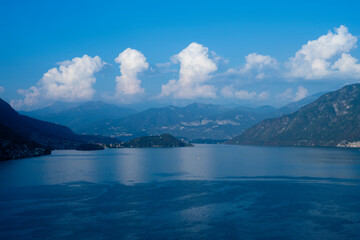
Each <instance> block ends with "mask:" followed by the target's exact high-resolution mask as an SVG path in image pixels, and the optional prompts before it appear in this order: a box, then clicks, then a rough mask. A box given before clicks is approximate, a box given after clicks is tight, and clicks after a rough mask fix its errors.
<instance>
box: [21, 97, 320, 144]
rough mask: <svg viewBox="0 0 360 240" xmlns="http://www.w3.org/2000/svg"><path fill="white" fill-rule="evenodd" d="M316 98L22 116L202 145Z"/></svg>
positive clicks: (59, 107) (75, 109) (106, 107)
mask: <svg viewBox="0 0 360 240" xmlns="http://www.w3.org/2000/svg"><path fill="white" fill-rule="evenodd" d="M317 97H318V96H317V95H313V96H310V97H308V98H305V99H303V100H301V101H298V102H295V103H291V104H288V105H286V106H284V107H282V108H279V109H276V108H273V107H271V106H261V107H245V106H238V107H235V108H227V107H223V106H219V105H213V104H201V103H194V104H190V105H188V106H185V107H176V106H168V107H162V108H151V109H148V110H145V111H142V112H138V113H137V112H136V111H135V110H133V109H131V108H123V107H118V106H116V105H111V104H107V103H103V102H87V103H82V104H80V105H77V106H73V105H70V106H69V107H66V106H65V105H64V104H60V103H58V104H55V105H53V106H50V107H47V108H43V109H39V110H36V111H32V112H23V114H25V115H28V116H32V117H36V118H39V119H41V120H46V121H51V122H55V123H59V124H64V125H66V126H68V127H70V128H71V130H72V131H74V132H76V133H78V134H88V135H103V136H109V137H115V138H118V139H120V140H122V141H128V140H131V139H133V138H136V137H139V136H148V135H160V134H165V133H169V134H171V135H174V136H176V137H180V138H185V139H187V140H189V141H195V142H196V141H198V142H199V141H200V142H201V141H209V140H211V141H213V140H226V139H231V138H232V137H235V136H237V135H239V134H240V133H241V132H243V131H244V130H246V129H247V128H249V127H251V126H252V125H254V124H256V123H259V122H260V121H261V120H263V119H266V118H272V117H277V116H281V115H283V114H287V113H289V112H292V111H295V110H297V109H298V108H300V107H302V106H303V105H305V104H307V103H309V102H311V101H313V100H314V99H316V98H317Z"/></svg>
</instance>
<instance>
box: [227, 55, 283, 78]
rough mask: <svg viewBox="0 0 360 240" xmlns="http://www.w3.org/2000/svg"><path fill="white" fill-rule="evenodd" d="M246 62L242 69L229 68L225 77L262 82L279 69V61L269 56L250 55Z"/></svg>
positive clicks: (246, 57)
mask: <svg viewBox="0 0 360 240" xmlns="http://www.w3.org/2000/svg"><path fill="white" fill-rule="evenodd" d="M245 61H246V62H245V65H244V66H243V67H242V68H238V69H234V68H229V69H228V70H227V71H226V73H225V74H223V75H224V76H228V75H240V76H242V77H244V78H250V79H257V80H261V79H264V78H268V77H270V76H272V75H274V73H276V72H277V71H278V68H279V63H278V61H277V60H276V59H275V58H273V57H271V56H269V55H261V54H258V53H250V54H249V55H247V56H245Z"/></svg>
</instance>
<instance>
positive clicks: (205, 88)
mask: <svg viewBox="0 0 360 240" xmlns="http://www.w3.org/2000/svg"><path fill="white" fill-rule="evenodd" d="M211 55H214V54H213V53H212V54H211ZM171 60H172V62H173V63H180V72H179V80H174V79H173V80H170V81H169V82H168V83H167V84H165V85H162V87H161V94H160V97H166V96H173V97H174V98H183V99H193V98H198V97H203V98H215V97H216V88H215V87H214V86H212V85H206V84H205V82H206V81H207V80H208V79H209V78H210V74H211V73H212V72H214V71H216V70H217V65H216V61H217V59H213V58H210V57H209V49H208V48H207V47H204V46H203V45H201V44H198V43H195V42H193V43H191V44H190V45H189V46H188V47H186V48H185V49H184V50H182V51H181V52H180V53H179V54H177V55H175V56H173V57H172V58H171Z"/></svg>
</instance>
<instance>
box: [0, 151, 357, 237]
mask: <svg viewBox="0 0 360 240" xmlns="http://www.w3.org/2000/svg"><path fill="white" fill-rule="evenodd" d="M185 180H186V181H185ZM0 195H1V200H0V239H49V238H51V239H53V238H58V239H114V238H115V239H187V238H195V239H224V238H228V239H244V238H245V239H359V238H360V231H359V230H358V229H360V200H359V199H360V151H359V150H357V149H336V148H293V147H251V146H228V145H196V146H195V147H192V148H173V149H108V150H105V151H96V152H78V151H54V152H53V154H52V155H51V156H44V157H40V158H32V159H22V160H14V161H6V162H0Z"/></svg>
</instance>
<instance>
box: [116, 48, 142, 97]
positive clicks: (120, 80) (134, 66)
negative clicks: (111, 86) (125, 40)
mask: <svg viewBox="0 0 360 240" xmlns="http://www.w3.org/2000/svg"><path fill="white" fill-rule="evenodd" d="M115 62H116V63H119V64H120V66H119V67H120V73H121V76H117V77H116V95H117V96H124V95H125V96H126V95H127V96H129V95H135V94H141V93H144V91H145V90H144V88H142V87H141V80H140V79H138V74H139V73H140V72H143V71H145V70H147V69H148V68H149V64H148V63H147V62H146V58H145V56H144V55H143V54H142V53H141V52H140V51H138V50H135V49H131V48H127V49H125V50H124V51H123V52H122V53H120V54H119V56H118V57H117V58H115Z"/></svg>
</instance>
